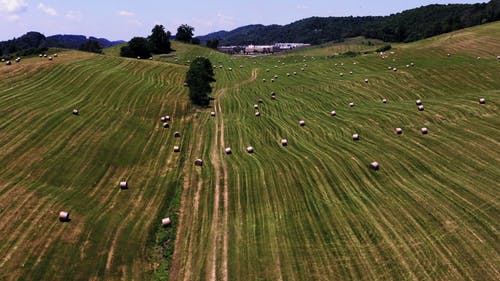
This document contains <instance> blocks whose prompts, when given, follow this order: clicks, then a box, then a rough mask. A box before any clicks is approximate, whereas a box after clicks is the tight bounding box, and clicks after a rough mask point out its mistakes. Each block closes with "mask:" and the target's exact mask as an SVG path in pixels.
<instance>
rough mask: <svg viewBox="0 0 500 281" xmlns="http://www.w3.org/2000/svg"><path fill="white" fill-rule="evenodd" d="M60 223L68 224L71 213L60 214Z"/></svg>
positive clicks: (61, 212) (62, 212)
mask: <svg viewBox="0 0 500 281" xmlns="http://www.w3.org/2000/svg"><path fill="white" fill-rule="evenodd" d="M59 221H61V222H68V221H69V212H66V211H60V212H59Z"/></svg>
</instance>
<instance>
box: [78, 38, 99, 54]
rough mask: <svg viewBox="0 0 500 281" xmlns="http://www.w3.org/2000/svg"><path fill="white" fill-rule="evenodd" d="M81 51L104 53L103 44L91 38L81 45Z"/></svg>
mask: <svg viewBox="0 0 500 281" xmlns="http://www.w3.org/2000/svg"><path fill="white" fill-rule="evenodd" d="M80 51H85V52H92V53H98V54H100V53H102V45H101V44H100V43H99V42H98V41H97V40H92V39H89V40H87V42H85V43H83V44H82V45H81V46H80Z"/></svg>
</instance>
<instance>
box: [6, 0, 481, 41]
mask: <svg viewBox="0 0 500 281" xmlns="http://www.w3.org/2000/svg"><path fill="white" fill-rule="evenodd" d="M477 2H481V1H480V0H477V1H462V0H454V1H450V0H448V1H439V0H433V1H427V0H424V1H417V0H404V1H403V0H386V1H374V0H343V1H331V0H330V1H328V0H308V1H305V0H291V1H289V0H287V1H284V0H275V1H270V0H250V1H235V0H210V1H207V0H202V1H194V0H182V1H159V0H158V1H156V0H155V1H139V0H135V1H131V0H121V1H119V0H101V1H96V0H87V1H77V0H39V1H33V0H0V40H5V39H11V38H13V37H18V36H20V35H22V34H24V33H26V32H28V31H39V32H41V33H43V34H45V35H53V34H82V35H87V36H89V35H92V36H97V37H105V38H108V39H111V40H118V39H123V40H129V39H130V38H132V37H133V36H147V35H148V34H149V33H150V31H151V29H152V28H153V26H154V25H155V24H163V25H164V26H165V27H166V29H167V30H170V31H171V32H172V33H175V31H176V29H177V27H178V26H179V25H180V24H183V23H187V24H189V25H191V26H193V27H194V28H195V35H204V34H207V33H210V32H214V31H219V30H231V29H234V28H236V27H239V26H243V25H247V24H255V23H261V24H287V23H291V22H293V21H295V20H299V19H302V18H306V17H310V16H351V15H352V16H365V15H388V14H391V13H396V12H400V11H403V10H406V9H411V8H415V7H420V6H422V5H427V4H434V3H440V4H447V3H477Z"/></svg>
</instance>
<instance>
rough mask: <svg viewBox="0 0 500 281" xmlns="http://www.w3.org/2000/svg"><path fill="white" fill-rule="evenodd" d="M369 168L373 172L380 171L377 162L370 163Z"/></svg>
mask: <svg viewBox="0 0 500 281" xmlns="http://www.w3.org/2000/svg"><path fill="white" fill-rule="evenodd" d="M370 168H372V169H373V170H375V171H378V170H379V169H380V164H379V163H378V162H375V161H374V162H371V163H370Z"/></svg>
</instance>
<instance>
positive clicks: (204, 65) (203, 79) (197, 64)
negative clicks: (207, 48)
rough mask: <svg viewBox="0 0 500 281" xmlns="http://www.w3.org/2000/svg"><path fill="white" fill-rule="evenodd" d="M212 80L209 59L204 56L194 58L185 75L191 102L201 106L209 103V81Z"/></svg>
mask: <svg viewBox="0 0 500 281" xmlns="http://www.w3.org/2000/svg"><path fill="white" fill-rule="evenodd" d="M212 82H215V79H214V69H213V66H212V63H211V62H210V60H209V59H207V58H204V57H199V58H196V59H194V60H193V61H192V62H191V65H190V66H189V70H188V72H187V75H186V83H187V85H188V87H189V98H190V99H191V102H193V103H194V104H197V105H201V106H207V105H209V103H210V97H209V94H210V93H212V87H211V86H210V83H212Z"/></svg>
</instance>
